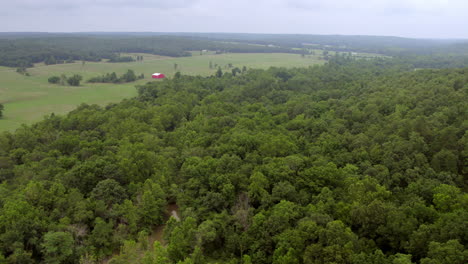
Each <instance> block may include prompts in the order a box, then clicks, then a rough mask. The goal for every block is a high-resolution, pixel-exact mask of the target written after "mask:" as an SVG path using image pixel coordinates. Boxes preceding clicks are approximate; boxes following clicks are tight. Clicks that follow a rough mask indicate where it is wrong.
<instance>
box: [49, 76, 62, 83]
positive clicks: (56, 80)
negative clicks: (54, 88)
mask: <svg viewBox="0 0 468 264" xmlns="http://www.w3.org/2000/svg"><path fill="white" fill-rule="evenodd" d="M47 81H48V82H49V83H53V84H57V83H60V77H58V76H52V77H49V79H47Z"/></svg>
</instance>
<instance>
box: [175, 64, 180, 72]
mask: <svg viewBox="0 0 468 264" xmlns="http://www.w3.org/2000/svg"><path fill="white" fill-rule="evenodd" d="M177 66H179V65H177V63H174V71H177Z"/></svg>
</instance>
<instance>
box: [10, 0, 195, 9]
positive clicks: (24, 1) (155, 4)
mask: <svg viewBox="0 0 468 264" xmlns="http://www.w3.org/2000/svg"><path fill="white" fill-rule="evenodd" d="M197 2H198V0H166V1H164V0H15V1H8V2H7V3H5V4H4V7H8V8H10V9H16V10H21V9H30V10H31V9H33V10H34V9H35V10H44V9H48V10H69V9H93V8H109V9H115V8H129V7H130V8H163V9H172V8H185V7H189V6H192V5H193V4H195V3H197Z"/></svg>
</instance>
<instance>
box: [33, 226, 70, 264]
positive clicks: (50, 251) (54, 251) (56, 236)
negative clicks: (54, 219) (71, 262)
mask: <svg viewBox="0 0 468 264" xmlns="http://www.w3.org/2000/svg"><path fill="white" fill-rule="evenodd" d="M73 244H74V241H73V237H72V235H71V234H70V233H68V232H54V231H49V232H47V233H46V234H45V235H44V242H43V243H42V244H41V246H42V249H43V250H42V252H43V254H44V260H45V262H46V263H48V264H60V263H66V262H67V261H66V260H67V259H68V258H69V257H70V256H71V255H72V254H73Z"/></svg>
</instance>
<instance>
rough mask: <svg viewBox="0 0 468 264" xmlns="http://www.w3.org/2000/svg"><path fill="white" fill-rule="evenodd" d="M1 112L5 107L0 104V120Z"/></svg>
mask: <svg viewBox="0 0 468 264" xmlns="http://www.w3.org/2000/svg"><path fill="white" fill-rule="evenodd" d="M3 110H5V107H4V106H3V104H0V118H2V117H3Z"/></svg>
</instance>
